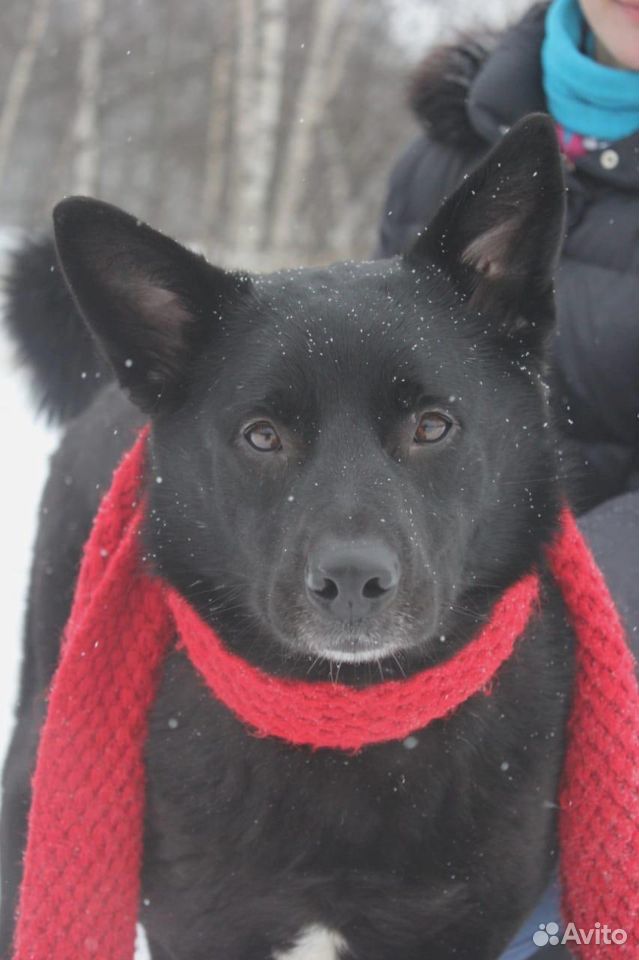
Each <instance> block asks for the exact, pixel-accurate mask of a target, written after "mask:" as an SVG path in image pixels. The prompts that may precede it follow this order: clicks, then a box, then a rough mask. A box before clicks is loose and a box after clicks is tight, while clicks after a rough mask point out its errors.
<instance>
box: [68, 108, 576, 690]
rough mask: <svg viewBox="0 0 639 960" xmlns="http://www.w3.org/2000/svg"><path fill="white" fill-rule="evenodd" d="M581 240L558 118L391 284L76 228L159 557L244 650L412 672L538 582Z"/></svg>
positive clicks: (489, 163) (95, 205)
mask: <svg viewBox="0 0 639 960" xmlns="http://www.w3.org/2000/svg"><path fill="white" fill-rule="evenodd" d="M562 223H563V183H562V175H561V169H560V163H559V158H558V152H557V147H556V143H555V135H554V131H553V129H552V125H551V123H550V121H549V120H547V119H544V118H542V117H532V118H528V119H527V120H525V121H523V122H522V123H520V124H519V125H518V126H517V127H516V128H514V129H513V130H512V131H511V132H510V133H509V134H508V135H507V136H505V137H504V139H503V141H502V142H501V144H500V145H499V146H498V147H497V148H496V149H495V150H494V151H493V152H492V154H490V156H489V157H488V159H487V160H486V161H485V162H484V163H483V165H482V166H481V167H480V168H479V169H478V170H477V171H476V172H475V173H473V174H472V175H471V176H469V177H468V178H467V179H466V180H465V182H464V183H463V185H462V186H461V187H460V189H459V190H458V191H457V192H456V193H455V194H454V195H453V196H452V197H450V198H449V199H448V200H447V201H446V202H445V203H444V205H443V207H442V209H441V210H440V212H439V213H438V215H437V216H436V218H435V220H434V222H433V223H432V224H431V225H430V226H429V227H428V229H427V230H425V232H424V233H423V234H422V235H421V236H420V237H419V239H418V240H417V242H416V243H415V244H414V246H413V247H412V249H411V250H410V251H409V252H408V253H407V254H406V256H404V257H403V258H396V259H393V260H387V261H380V262H377V263H345V264H337V265H335V266H331V267H328V268H326V269H321V270H320V269H301V270H289V271H285V272H281V273H275V274H270V275H267V276H261V277H260V276H248V275H241V274H238V273H229V272H225V271H223V270H221V269H218V268H216V267H213V266H211V265H209V264H208V263H206V262H205V260H203V259H202V258H201V257H199V256H197V255H195V254H194V253H191V252H189V251H188V250H186V249H185V248H184V247H182V246H180V245H179V244H177V243H175V242H174V241H173V240H170V239H168V238H167V237H165V236H162V235H161V234H159V233H156V232H155V231H153V230H151V229H150V228H149V227H147V226H145V225H144V224H141V223H140V222H139V221H136V220H135V219H134V218H132V217H130V216H129V215H127V214H125V213H123V212H121V211H119V210H117V209H115V208H114V207H111V206H109V205H106V204H103V203H100V202H98V201H95V200H86V199H73V198H72V199H69V200H65V201H63V202H62V203H61V204H60V205H59V206H58V207H57V208H56V211H55V228H56V240H57V246H58V252H59V257H60V260H61V264H62V267H63V270H64V273H65V276H66V278H67V281H68V283H69V286H70V288H71V290H72V292H73V295H74V297H75V299H76V301H77V303H78V306H79V308H80V310H81V311H82V313H83V315H84V317H85V319H86V321H87V323H88V324H89V327H90V328H91V330H92V331H93V333H94V334H95V336H96V338H97V341H98V343H99V345H100V347H101V349H102V350H103V351H104V352H105V354H106V355H107V356H108V358H109V360H110V361H111V363H112V365H113V367H114V369H115V372H116V374H117V376H118V379H119V380H120V382H121V384H122V385H123V387H124V388H125V389H126V390H127V391H128V392H129V394H130V396H131V398H132V399H133V401H134V402H135V403H136V404H137V405H138V406H140V407H141V408H142V409H143V410H145V411H146V412H147V413H148V414H149V416H150V418H151V420H152V423H153V433H152V443H151V474H150V477H149V488H150V510H149V516H148V523H147V537H148V546H149V552H150V553H151V554H152V555H153V557H154V560H155V563H156V565H157V568H158V569H159V570H160V571H161V572H162V574H163V575H164V576H166V577H167V578H168V579H169V580H171V581H172V582H173V583H174V584H175V585H176V586H177V587H178V588H179V589H180V590H181V591H182V592H183V593H184V594H185V595H186V596H187V597H189V598H190V599H191V600H192V602H193V603H194V604H196V605H197V606H198V608H199V609H200V610H201V611H202V612H203V613H204V615H205V616H207V617H208V618H209V619H210V620H211V622H213V623H214V624H215V625H216V626H218V628H220V629H221V632H222V635H223V636H224V637H225V639H226V640H227V642H229V643H230V644H231V645H233V646H235V647H236V648H239V649H241V652H242V653H243V654H244V655H246V656H247V657H249V658H252V659H253V660H254V661H256V662H258V663H261V664H263V665H268V666H270V667H271V668H273V669H284V670H289V671H292V672H293V673H295V672H296V671H298V672H299V671H300V670H303V671H306V670H308V669H309V665H310V664H311V663H313V662H314V661H316V660H317V659H318V658H319V660H320V665H319V667H317V668H316V669H317V670H319V671H320V673H321V664H322V663H326V662H340V663H344V664H350V666H349V667H347V668H346V669H345V673H346V674H347V675H348V674H349V671H350V675H352V676H356V675H357V671H358V669H361V668H359V667H358V666H357V664H359V663H364V662H372V661H379V662H383V666H384V668H386V666H387V665H392V664H393V663H398V666H397V669H410V668H411V666H412V665H413V664H416V663H418V662H424V660H429V659H431V660H432V659H434V658H439V657H441V656H443V655H445V654H446V651H449V650H451V649H453V648H454V646H455V645H456V644H457V645H458V644H459V643H460V642H463V638H464V637H466V636H468V635H469V634H470V633H471V632H472V630H474V628H475V626H476V624H477V622H479V621H480V619H481V617H482V616H483V615H485V613H486V610H487V609H488V608H489V606H490V604H491V603H492V602H493V601H494V599H495V597H496V596H497V595H498V593H499V592H500V591H501V590H503V589H504V587H506V586H507V585H508V584H509V583H511V582H512V581H513V580H515V579H516V578H518V577H519V576H520V575H521V574H522V573H523V572H524V571H525V570H526V569H527V568H528V567H529V566H530V565H531V563H533V562H534V560H535V559H536V557H537V555H538V552H539V549H540V544H541V543H542V541H543V539H544V537H545V536H546V535H547V534H548V531H549V529H550V526H551V525H552V522H553V520H554V517H555V515H556V492H555V482H554V472H555V467H554V459H553V453H552V443H551V441H550V436H549V435H550V431H549V429H548V412H547V404H546V398H545V392H544V388H543V381H542V373H543V368H544V361H545V353H546V349H547V342H548V338H549V334H550V331H551V329H552V325H553V319H554V310H553V297H552V272H553V268H554V265H555V261H556V257H557V252H558V248H559V245H560V241H561V236H562ZM442 638H448V639H447V640H446V642H445V643H442V642H441V640H442Z"/></svg>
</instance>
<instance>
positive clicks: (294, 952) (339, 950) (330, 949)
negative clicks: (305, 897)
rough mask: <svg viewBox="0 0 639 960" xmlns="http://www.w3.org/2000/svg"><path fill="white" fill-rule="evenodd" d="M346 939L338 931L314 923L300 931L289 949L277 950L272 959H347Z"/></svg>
mask: <svg viewBox="0 0 639 960" xmlns="http://www.w3.org/2000/svg"><path fill="white" fill-rule="evenodd" d="M347 956H348V954H347V952H346V941H345V940H344V938H343V937H341V936H340V935H339V933H335V931H334V930H328V929H327V928H326V927H320V926H319V924H314V925H313V926H312V927H306V929H305V930H302V932H301V933H300V935H299V937H298V939H297V942H296V944H295V946H294V947H291V949H290V950H284V951H281V950H277V951H276V952H275V953H274V954H273V960H347Z"/></svg>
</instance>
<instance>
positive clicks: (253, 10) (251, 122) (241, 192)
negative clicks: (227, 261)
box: [228, 0, 257, 249]
mask: <svg viewBox="0 0 639 960" xmlns="http://www.w3.org/2000/svg"><path fill="white" fill-rule="evenodd" d="M236 9H237V14H238V29H237V56H236V58H235V65H236V70H235V103H234V124H233V133H234V137H233V147H232V149H233V154H234V158H235V176H234V178H233V186H232V192H231V197H230V202H231V212H230V217H229V226H230V230H229V234H230V235H229V237H228V240H229V241H230V243H231V245H232V247H233V249H238V248H239V249H244V247H245V245H246V244H247V241H248V238H249V236H250V231H251V223H250V220H249V219H248V218H247V211H246V209H245V196H246V192H247V190H250V187H249V183H248V181H249V180H250V177H251V176H252V174H253V169H254V164H253V163H252V158H251V156H250V154H251V150H252V149H253V145H252V139H253V131H254V129H255V72H256V52H257V36H256V34H257V4H256V0H237V4H236Z"/></svg>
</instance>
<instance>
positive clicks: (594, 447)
mask: <svg viewBox="0 0 639 960" xmlns="http://www.w3.org/2000/svg"><path fill="white" fill-rule="evenodd" d="M410 102H411V106H412V108H413V110H414V112H415V114H416V116H417V118H418V120H419V121H420V122H421V124H422V125H423V128H424V132H423V133H422V134H421V136H419V137H418V138H417V139H416V140H415V141H414V142H413V143H412V144H411V145H410V146H409V147H408V149H407V150H406V152H405V153H404V155H403V156H402V157H401V158H400V160H399V162H398V163H397V165H396V166H395V169H394V170H393V172H392V175H391V179H390V189H389V193H388V197H387V200H386V203H385V206H384V213H383V217H382V223H381V230H380V237H379V244H378V249H377V255H378V256H380V257H388V256H393V255H394V254H397V253H400V252H401V251H402V250H403V249H405V248H406V246H407V245H408V244H409V243H410V242H411V240H412V239H413V238H414V237H415V235H416V234H417V233H418V232H419V231H420V230H421V229H423V227H424V225H425V224H427V223H428V221H429V219H430V218H431V217H432V216H433V215H434V213H435V211H436V210H437V208H438V207H439V204H440V203H441V201H442V198H443V197H444V196H446V195H448V194H450V193H451V192H452V191H453V190H454V189H455V187H456V186H457V184H458V183H459V182H460V180H461V179H462V177H463V176H464V174H465V173H466V172H467V171H468V170H470V169H471V168H472V167H474V166H475V164H476V163H477V162H478V161H479V160H480V158H481V157H482V156H483V155H484V154H485V153H486V151H487V150H489V149H490V148H491V147H492V146H493V145H494V144H495V143H496V141H498V140H499V138H500V137H501V136H502V134H503V133H504V132H505V131H506V130H507V129H508V128H509V127H510V126H511V125H512V124H513V123H514V122H515V121H516V120H518V119H519V118H520V117H522V116H524V115H525V114H527V113H531V112H533V111H539V110H541V111H547V112H549V113H550V114H551V115H552V116H553V118H554V119H555V121H556V124H557V133H558V137H559V142H560V146H561V148H562V152H563V155H564V160H565V174H566V186H567V201H568V216H567V224H566V240H565V245H564V249H563V255H562V259H561V263H560V266H559V269H558V273H557V277H556V292H557V307H558V332H557V337H556V342H555V350H554V358H555V363H554V369H553V371H552V373H551V380H550V382H551V394H552V397H553V403H554V408H555V411H556V416H557V420H558V425H559V428H560V430H561V431H562V433H563V437H564V438H565V439H564V443H563V444H562V446H563V453H564V454H565V457H564V459H565V461H566V463H570V464H571V469H570V486H571V493H572V501H573V505H574V506H575V508H576V509H577V511H578V512H579V513H580V514H581V517H580V523H581V526H582V529H583V530H584V532H585V533H586V535H587V537H588V539H589V541H590V544H591V547H592V549H593V551H594V553H595V555H596V557H597V560H598V562H599V564H600V566H601V567H602V569H603V571H604V573H605V575H606V577H607V579H608V583H609V585H610V587H611V589H612V592H613V594H614V596H615V599H616V601H617V604H618V607H619V609H620V611H621V613H622V615H623V617H624V619H625V621H626V625H627V627H628V630H629V634H630V636H631V643H632V645H633V647H634V649H635V651H637V647H638V629H639V589H638V587H637V582H638V574H639V489H638V488H639V443H638V441H639V433H638V416H639V363H638V362H639V323H638V316H637V312H638V306H639V243H638V240H639V204H638V202H637V201H638V197H639V178H638V166H639V0H624V2H621V0H579V2H578V0H554V2H553V3H551V4H550V5H548V4H547V3H544V4H536V5H535V6H533V7H532V8H531V9H530V10H529V11H528V13H527V14H526V15H525V16H524V18H523V19H522V20H521V21H520V22H519V23H517V24H516V25H515V26H513V27H512V28H510V29H508V30H506V31H505V32H504V33H502V34H496V35H494V34H493V35H486V36H484V37H480V38H465V39H463V40H461V41H460V42H459V43H456V44H452V45H448V46H441V47H438V48H436V49H434V50H432V51H431V52H430V54H429V55H428V56H427V57H426V59H425V60H424V62H423V63H422V65H421V67H420V68H419V69H418V71H417V73H416V75H415V77H414V79H413V81H412V84H411V87H410Z"/></svg>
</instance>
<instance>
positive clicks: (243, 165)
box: [0, 0, 526, 269]
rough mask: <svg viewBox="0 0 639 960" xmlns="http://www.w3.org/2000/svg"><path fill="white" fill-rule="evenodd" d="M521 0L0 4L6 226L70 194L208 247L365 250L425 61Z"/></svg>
mask: <svg viewBox="0 0 639 960" xmlns="http://www.w3.org/2000/svg"><path fill="white" fill-rule="evenodd" d="M525 5H526V3H525V0H489V2H484V3H478V2H477V0H466V2H463V0H182V2H178V0H2V2H1V3H0V229H2V228H5V230H6V228H12V227H13V228H16V227H17V228H22V229H26V230H27V231H34V230H35V231H39V230H41V229H42V228H44V227H46V225H47V223H48V218H49V215H50V210H51V207H52V206H53V204H54V203H55V202H56V200H58V199H60V198H61V197H62V196H63V195H65V194H70V193H84V194H91V195H94V196H99V197H102V198H103V199H105V200H110V201H112V202H115V203H117V204H118V205H120V206H123V207H125V208H127V209H129V210H131V211H132V212H133V213H135V214H137V215H138V216H139V217H141V218H143V219H145V220H148V221H150V222H151V223H152V224H153V225H154V226H157V227H159V228H160V229H162V230H164V231H166V232H170V233H174V234H175V235H177V236H178V237H179V238H180V239H182V240H184V241H186V242H190V243H192V244H194V245H197V246H198V247H200V248H201V249H202V250H203V251H204V252H206V253H207V254H208V255H209V256H210V257H211V258H212V259H216V260H218V261H220V262H223V263H226V264H236V265H239V264H242V265H244V266H246V267H249V268H254V269H269V268H271V267H272V266H283V265H286V264H292V263H295V264H299V263H310V262H318V261H328V260H334V259H339V258H342V257H366V256H368V255H370V252H371V250H372V248H373V244H374V231H375V224H376V221H377V220H378V218H379V214H380V211H381V204H382V202H383V195H384V189H385V181H386V178H387V176H388V173H389V170H390V167H391V165H392V162H393V158H394V157H395V156H396V155H397V153H398V152H399V151H400V150H401V148H402V146H403V145H404V144H406V142H407V141H408V140H409V138H410V137H411V136H413V135H414V134H415V127H414V125H413V122H412V120H411V118H410V116H409V114H408V111H407V110H406V109H405V107H404V87H405V82H406V78H407V76H408V75H409V73H410V69H411V65H412V63H413V62H414V61H415V60H416V59H417V58H418V57H419V56H421V55H422V54H423V53H424V52H425V50H426V49H427V48H428V46H429V45H430V44H432V43H434V42H436V41H437V40H440V39H441V38H442V37H445V36H447V35H448V36H450V35H452V33H453V32H454V31H455V30H456V29H458V28H459V27H460V26H463V27H464V28H469V27H470V28H472V27H473V25H476V24H477V23H481V24H482V25H483V26H485V25H486V22H487V18H488V22H489V23H491V24H492V23H499V22H503V20H504V19H505V17H506V16H509V17H513V18H514V17H515V16H516V15H517V13H518V12H519V10H521V9H522V8H523V7H524V6H525Z"/></svg>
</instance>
